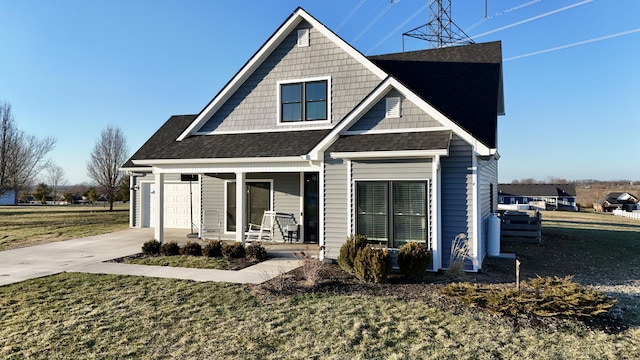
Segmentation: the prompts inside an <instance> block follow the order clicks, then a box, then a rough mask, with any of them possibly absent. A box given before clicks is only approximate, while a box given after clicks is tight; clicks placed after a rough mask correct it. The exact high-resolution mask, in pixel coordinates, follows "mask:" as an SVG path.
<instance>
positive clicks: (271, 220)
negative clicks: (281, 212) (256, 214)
mask: <svg viewBox="0 0 640 360" xmlns="http://www.w3.org/2000/svg"><path fill="white" fill-rule="evenodd" d="M275 224H276V212H275V211H272V210H265V212H264V215H262V223H261V224H260V225H258V224H251V223H249V231H248V232H247V237H246V239H247V241H256V240H257V241H272V240H273V228H274V227H275Z"/></svg>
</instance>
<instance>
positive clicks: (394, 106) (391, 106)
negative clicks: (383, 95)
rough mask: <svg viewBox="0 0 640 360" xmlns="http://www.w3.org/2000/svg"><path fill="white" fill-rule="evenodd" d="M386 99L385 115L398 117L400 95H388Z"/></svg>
mask: <svg viewBox="0 0 640 360" xmlns="http://www.w3.org/2000/svg"><path fill="white" fill-rule="evenodd" d="M386 101H387V108H386V113H385V117H387V118H399V117H400V97H399V96H393V97H388V98H387V99H386Z"/></svg>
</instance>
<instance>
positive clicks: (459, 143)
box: [441, 136, 473, 268]
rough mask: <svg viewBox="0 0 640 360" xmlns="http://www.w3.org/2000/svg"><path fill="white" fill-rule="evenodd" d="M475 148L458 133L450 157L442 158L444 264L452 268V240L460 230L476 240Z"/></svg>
mask: <svg viewBox="0 0 640 360" xmlns="http://www.w3.org/2000/svg"><path fill="white" fill-rule="evenodd" d="M472 156H473V153H472V148H471V146H470V145H468V144H467V143H465V142H464V141H463V140H462V139H460V138H458V137H456V136H454V138H453V139H452V140H451V145H450V147H449V156H448V157H443V158H442V160H441V169H442V170H441V174H442V175H441V176H442V182H441V188H442V197H441V199H442V200H441V201H442V204H441V211H442V214H441V221H442V225H441V229H442V267H443V268H447V267H449V257H450V254H451V242H452V241H453V239H454V238H455V237H456V235H458V234H460V233H465V234H467V236H468V238H469V239H473V233H472V232H473V169H472V166H473V162H472Z"/></svg>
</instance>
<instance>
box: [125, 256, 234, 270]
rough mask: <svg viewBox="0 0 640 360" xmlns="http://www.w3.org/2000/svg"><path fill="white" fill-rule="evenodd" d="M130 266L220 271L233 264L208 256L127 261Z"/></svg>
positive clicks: (159, 257)
mask: <svg viewBox="0 0 640 360" xmlns="http://www.w3.org/2000/svg"><path fill="white" fill-rule="evenodd" d="M127 263H129V264H139V265H156V266H173V267H184V268H193V269H218V270H227V269H229V268H231V263H230V262H229V261H228V260H226V259H224V258H210V257H206V256H190V255H177V256H154V257H147V258H140V259H130V260H127Z"/></svg>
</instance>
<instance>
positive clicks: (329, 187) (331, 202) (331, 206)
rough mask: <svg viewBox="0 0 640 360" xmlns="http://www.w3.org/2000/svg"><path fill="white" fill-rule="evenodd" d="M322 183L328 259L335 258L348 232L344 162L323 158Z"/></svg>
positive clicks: (345, 169) (345, 167)
mask: <svg viewBox="0 0 640 360" xmlns="http://www.w3.org/2000/svg"><path fill="white" fill-rule="evenodd" d="M324 184H325V190H324V234H325V254H326V257H328V258H330V259H337V258H338V255H340V247H341V246H342V244H344V242H345V241H346V239H347V237H348V233H349V231H348V230H347V226H348V225H347V208H348V206H347V200H348V197H347V164H346V162H344V161H342V160H333V159H329V158H325V167H324Z"/></svg>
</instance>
